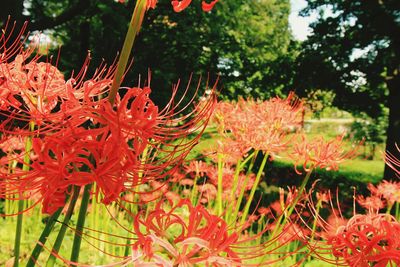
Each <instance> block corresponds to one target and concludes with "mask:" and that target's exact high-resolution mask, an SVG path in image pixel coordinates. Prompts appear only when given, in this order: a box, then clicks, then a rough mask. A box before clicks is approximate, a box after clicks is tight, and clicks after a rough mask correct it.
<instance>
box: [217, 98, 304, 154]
mask: <svg viewBox="0 0 400 267" xmlns="http://www.w3.org/2000/svg"><path fill="white" fill-rule="evenodd" d="M301 111H302V104H301V103H300V102H298V101H297V100H296V99H295V98H294V94H293V93H291V94H289V96H288V97H287V98H286V99H281V98H278V97H276V98H273V99H271V100H269V101H264V102H257V101H254V100H243V99H240V100H239V101H238V103H237V104H236V105H233V104H232V103H224V102H222V103H219V104H218V106H217V110H216V114H215V120H216V122H217V123H218V124H219V128H220V129H221V130H223V131H225V132H226V133H229V134H230V135H231V136H232V138H233V139H234V141H236V142H238V143H240V144H241V146H242V147H243V148H244V149H243V151H245V149H249V148H253V149H255V150H261V151H264V152H265V153H268V154H276V153H278V152H280V151H282V150H284V149H285V148H286V147H287V143H288V140H286V139H287V138H286V137H287V133H288V131H291V130H293V129H295V128H296V127H297V126H298V125H299V124H300V122H301V116H300V115H301Z"/></svg>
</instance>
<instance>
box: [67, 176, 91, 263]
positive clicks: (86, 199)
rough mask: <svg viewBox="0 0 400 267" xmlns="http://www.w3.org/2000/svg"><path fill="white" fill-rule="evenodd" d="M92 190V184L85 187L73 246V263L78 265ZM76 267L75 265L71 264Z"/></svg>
mask: <svg viewBox="0 0 400 267" xmlns="http://www.w3.org/2000/svg"><path fill="white" fill-rule="evenodd" d="M91 189H92V184H87V185H85V188H84V190H83V196H82V202H81V207H80V209H79V215H78V221H77V223H76V232H75V236H74V242H73V245H72V252H71V261H72V262H75V263H77V262H78V260H79V253H80V249H81V243H82V234H83V227H84V226H85V219H86V212H87V209H88V206H89V200H90V191H91ZM71 265H72V266H76V265H75V264H71Z"/></svg>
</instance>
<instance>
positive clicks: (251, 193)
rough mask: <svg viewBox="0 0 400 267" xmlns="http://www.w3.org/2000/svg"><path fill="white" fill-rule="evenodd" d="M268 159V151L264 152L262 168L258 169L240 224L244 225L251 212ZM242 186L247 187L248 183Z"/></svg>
mask: <svg viewBox="0 0 400 267" xmlns="http://www.w3.org/2000/svg"><path fill="white" fill-rule="evenodd" d="M267 159H268V153H265V154H264V158H263V160H262V162H261V165H260V168H259V169H258V172H257V175H256V179H255V180H254V183H253V187H252V188H251V191H250V195H249V198H248V199H247V202H246V206H245V207H244V210H243V214H242V218H241V220H240V225H244V222H245V221H246V217H247V214H248V213H249V209H250V205H251V202H252V201H253V198H254V194H255V192H256V189H257V187H258V183H259V182H260V178H261V174H262V172H263V170H264V168H265V164H266V163H267ZM242 186H243V187H245V186H246V184H243V185H242Z"/></svg>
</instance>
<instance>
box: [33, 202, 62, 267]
mask: <svg viewBox="0 0 400 267" xmlns="http://www.w3.org/2000/svg"><path fill="white" fill-rule="evenodd" d="M61 211H62V208H59V209H58V210H57V211H56V212H54V213H53V215H51V216H50V217H49V219H48V221H47V223H46V226H45V228H44V229H43V232H42V234H41V235H40V237H39V240H38V242H37V243H36V246H35V248H34V249H33V250H32V254H31V256H30V257H29V260H28V263H27V264H26V267H33V266H35V264H36V261H37V259H38V257H39V255H40V253H41V252H42V250H43V245H44V244H45V243H46V241H47V238H48V237H49V235H50V233H51V230H52V229H53V227H54V224H55V223H56V222H57V219H58V217H59V216H60V214H61Z"/></svg>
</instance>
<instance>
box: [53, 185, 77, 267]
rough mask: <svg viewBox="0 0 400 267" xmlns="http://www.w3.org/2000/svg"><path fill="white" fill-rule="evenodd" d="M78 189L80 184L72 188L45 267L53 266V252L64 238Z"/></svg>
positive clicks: (58, 247) (56, 250) (56, 251)
mask: <svg viewBox="0 0 400 267" xmlns="http://www.w3.org/2000/svg"><path fill="white" fill-rule="evenodd" d="M80 189H81V187H80V186H74V188H73V193H72V197H71V200H70V202H69V206H68V210H67V213H66V214H65V217H64V221H63V224H62V226H61V229H60V231H59V232H58V235H57V239H56V241H55V242H54V245H53V249H52V253H51V254H50V256H49V258H48V260H47V263H46V267H52V266H54V264H55V262H56V256H55V255H54V254H55V253H58V251H59V250H60V247H61V244H62V242H63V240H64V236H65V232H66V231H67V228H68V227H67V225H68V223H69V220H70V219H71V217H72V214H73V212H74V208H75V204H76V201H77V200H78V197H79V191H80Z"/></svg>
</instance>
